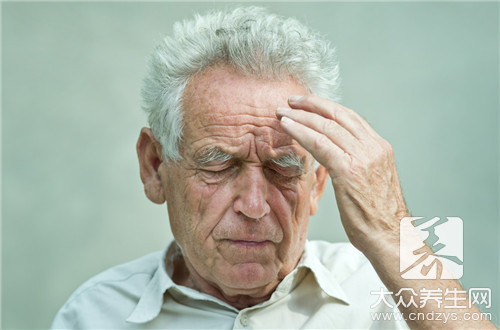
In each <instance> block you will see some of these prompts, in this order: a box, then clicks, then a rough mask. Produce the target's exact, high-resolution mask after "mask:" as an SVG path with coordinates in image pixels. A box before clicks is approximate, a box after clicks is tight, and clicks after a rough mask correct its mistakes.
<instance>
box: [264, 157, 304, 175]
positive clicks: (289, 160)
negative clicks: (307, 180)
mask: <svg viewBox="0 0 500 330" xmlns="http://www.w3.org/2000/svg"><path fill="white" fill-rule="evenodd" d="M269 161H270V162H272V163H274V164H276V165H278V166H280V167H283V168H289V167H295V168H297V169H298V170H299V171H300V172H303V171H304V159H303V158H300V157H299V156H298V155H297V154H295V153H289V154H286V155H283V156H279V157H277V158H271V159H269Z"/></svg>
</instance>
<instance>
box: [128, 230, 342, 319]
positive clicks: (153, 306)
mask: <svg viewBox="0 0 500 330" xmlns="http://www.w3.org/2000/svg"><path fill="white" fill-rule="evenodd" d="M312 250H313V249H311V247H310V243H309V241H307V242H306V245H305V249H304V254H303V255H302V258H301V259H300V261H299V264H298V266H297V269H295V270H294V271H293V272H292V273H293V274H292V273H291V274H288V275H287V277H288V276H295V275H296V272H297V271H298V269H300V268H308V269H310V270H311V272H312V273H313V274H314V277H315V279H316V282H317V283H318V285H319V287H320V288H321V290H323V291H324V292H325V293H326V294H327V295H329V296H330V297H332V298H334V299H337V300H339V301H341V302H343V303H345V304H347V305H349V300H348V299H347V296H346V294H345V292H344V290H342V288H341V287H340V285H339V284H338V283H337V281H336V280H335V276H334V274H333V273H332V272H331V271H330V270H328V269H327V268H326V267H325V266H324V265H323V264H322V263H321V262H320V260H319V259H318V257H317V256H316V255H315V253H314V251H312ZM179 253H181V252H180V249H179V246H178V245H177V243H176V242H175V240H173V241H172V242H171V243H170V244H169V245H168V246H167V248H166V249H165V250H164V252H163V253H162V256H163V257H162V258H160V260H159V264H158V268H157V269H156V271H155V273H154V275H153V277H152V278H151V280H150V281H149V283H148V285H147V286H146V289H145V290H144V293H143V294H142V296H141V298H140V299H139V302H138V303H137V305H136V307H135V309H134V310H133V312H132V313H131V314H130V316H129V317H128V318H127V320H126V321H127V322H131V323H146V322H149V321H151V320H153V319H154V318H156V317H157V316H158V314H159V313H160V311H161V307H162V305H163V297H164V294H165V292H166V291H167V290H168V289H170V288H171V287H174V286H176V284H175V283H174V282H173V280H172V278H171V276H172V273H173V266H174V265H173V262H174V260H175V259H176V258H177V257H178V255H179ZM286 280H287V278H286V277H285V279H284V280H283V282H286ZM281 284H283V283H281Z"/></svg>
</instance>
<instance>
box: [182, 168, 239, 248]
mask: <svg viewBox="0 0 500 330" xmlns="http://www.w3.org/2000/svg"><path fill="white" fill-rule="evenodd" d="M184 198H185V200H187V201H188V202H187V203H188V212H186V213H187V214H186V217H185V219H186V220H187V221H188V222H189V223H190V228H189V231H190V234H194V235H195V236H196V239H197V242H205V241H206V240H207V239H209V238H210V235H211V233H212V231H213V229H214V227H215V226H216V225H217V223H218V222H219V220H220V219H221V218H222V217H223V215H224V213H225V212H226V211H227V209H228V208H230V207H231V201H232V195H231V191H230V189H228V187H226V186H224V185H216V184H212V185H208V184H206V183H204V182H200V181H199V180H196V179H195V178H193V179H192V180H191V181H190V182H189V183H188V185H187V189H186V194H185V197H184ZM192 237H193V236H191V239H192Z"/></svg>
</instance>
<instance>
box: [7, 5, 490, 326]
mask: <svg viewBox="0 0 500 330" xmlns="http://www.w3.org/2000/svg"><path fill="white" fill-rule="evenodd" d="M257 4H258V5H261V6H265V7H267V8H269V9H270V10H271V11H273V12H277V13H280V14H284V15H288V16H295V17H297V18H298V19H299V20H301V21H303V22H304V23H306V24H309V25H310V26H311V27H313V28H315V29H317V30H319V31H320V32H321V33H322V34H323V35H325V37H326V38H328V39H330V40H331V41H332V43H333V44H334V45H336V47H337V51H338V57H339V60H340V64H341V72H342V76H343V87H342V89H343V95H344V96H343V104H345V105H346V106H348V107H350V108H352V109H354V110H356V111H358V112H359V113H360V114H361V115H362V116H364V117H365V118H366V119H367V120H368V121H369V122H370V123H371V124H372V125H373V127H374V128H375V129H376V130H377V131H378V132H379V134H380V135H382V136H383V137H384V138H386V139H387V140H388V141H389V142H391V143H392V145H393V147H394V149H395V155H396V162H397V166H398V170H399V175H400V179H401V183H402V187H403V192H404V194H405V198H406V202H407V204H408V207H409V209H410V211H411V212H412V214H413V215H420V216H428V217H433V216H441V217H445V216H458V217H461V218H462V219H463V221H464V276H463V278H462V282H463V284H464V285H465V286H466V287H468V288H470V287H489V288H491V289H492V290H493V299H494V306H493V307H492V308H491V309H489V310H484V311H487V312H494V313H495V317H496V318H498V317H499V316H500V313H499V312H498V307H499V295H500V291H499V283H498V279H499V278H500V276H499V245H498V237H499V225H498V222H499V213H498V202H499V193H498V172H499V166H498V165H499V164H498V151H499V148H498V147H499V146H498V128H499V121H498V88H499V86H498V77H499V71H498V60H499V56H498V55H499V54H498V52H499V51H498V40H499V32H498V15H499V14H498V9H499V5H498V3H494V2H490V3H466V2H455V3H454V2H446V3H429V2H425V3H395V2H387V3H376V2H362V3H361V2H360V3H340V2H332V3H328V2H321V3H307V4H306V3H297V2H296V3H285V2H278V3H257ZM230 5H231V4H230V3H210V2H204V3H173V2H171V3H161V2H151V3H134V2H117V3H100V2H89V3H69V2H52V3H35V2H18V3H14V2H3V3H2V4H1V6H2V316H3V320H2V328H46V327H48V326H49V325H50V323H51V320H52V318H53V317H54V315H55V313H56V311H57V310H58V309H59V308H60V307H61V306H62V304H63V303H64V302H65V301H66V299H67V298H68V297H69V295H70V294H71V293H72V292H73V291H74V290H75V289H76V288H77V287H78V286H79V285H80V284H81V283H82V282H84V281H85V280H87V279H88V278H89V277H91V276H93V275H95V274H97V273H98V272H100V271H103V270H105V269H107V268H109V267H111V266H113V265H116V264H119V263H123V262H126V261H129V260H132V259H134V258H138V257H140V256H142V255H144V254H146V253H148V252H151V251H155V250H160V249H163V248H164V247H165V245H166V244H167V243H168V242H169V241H170V239H171V238H172V236H171V233H170V229H169V224H168V217H167V213H166V208H165V206H164V205H162V206H157V205H154V204H152V203H151V202H149V201H148V200H147V199H146V197H145V196H144V194H143V187H142V184H141V182H140V179H139V169H138V162H137V159H136V154H135V142H136V139H137V137H138V134H139V130H140V128H141V127H142V126H144V125H146V120H145V115H144V114H143V113H142V112H141V110H140V97H139V90H140V86H141V80H142V77H143V75H144V72H145V63H146V57H147V56H148V55H149V54H150V52H151V50H152V48H153V46H154V45H155V44H156V43H157V42H158V41H159V40H160V38H161V36H162V35H163V34H168V33H170V32H171V27H172V24H173V22H174V21H177V20H179V19H183V18H188V17H191V16H192V14H193V13H195V12H203V11H205V10H207V9H209V8H221V7H226V6H230ZM309 237H310V238H311V239H324V240H329V241H347V238H346V236H345V234H344V232H343V229H342V226H341V224H340V219H339V215H338V211H337V208H336V204H335V200H334V195H333V189H332V188H331V185H330V184H329V185H328V190H327V192H326V194H325V196H324V197H323V199H322V201H321V205H320V211H319V212H318V214H317V215H316V216H315V217H314V218H313V219H312V220H311V225H310V233H309ZM495 322H496V324H497V325H498V321H495Z"/></svg>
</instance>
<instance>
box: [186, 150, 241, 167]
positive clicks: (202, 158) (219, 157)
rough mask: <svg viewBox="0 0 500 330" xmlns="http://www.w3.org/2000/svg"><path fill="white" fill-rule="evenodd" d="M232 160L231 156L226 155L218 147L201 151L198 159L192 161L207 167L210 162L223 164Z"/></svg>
mask: <svg viewBox="0 0 500 330" xmlns="http://www.w3.org/2000/svg"><path fill="white" fill-rule="evenodd" d="M233 158H234V157H233V156H232V155H230V154H228V153H227V152H225V151H224V150H222V149H221V148H219V147H210V148H207V149H205V150H204V151H202V152H201V153H200V155H199V156H198V157H195V160H194V161H195V162H196V163H197V164H198V165H207V164H210V163H212V162H220V163H224V162H227V161H229V160H231V159H233Z"/></svg>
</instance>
